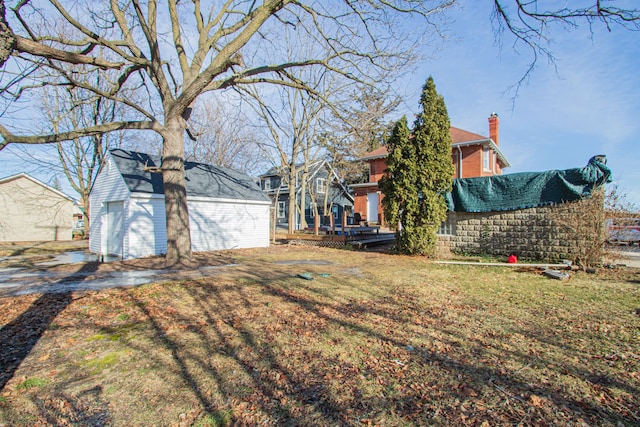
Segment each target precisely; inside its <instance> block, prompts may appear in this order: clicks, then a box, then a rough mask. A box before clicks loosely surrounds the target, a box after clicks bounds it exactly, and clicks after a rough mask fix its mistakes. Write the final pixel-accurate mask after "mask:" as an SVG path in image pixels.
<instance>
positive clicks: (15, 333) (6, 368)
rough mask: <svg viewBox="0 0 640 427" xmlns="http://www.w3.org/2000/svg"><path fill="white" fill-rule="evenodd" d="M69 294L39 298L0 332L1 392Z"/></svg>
mask: <svg viewBox="0 0 640 427" xmlns="http://www.w3.org/2000/svg"><path fill="white" fill-rule="evenodd" d="M72 299H73V298H72V295H71V293H69V292H65V293H59V294H43V295H41V296H40V297H39V298H38V299H37V300H36V301H35V302H34V303H33V304H32V305H31V306H30V307H29V308H28V309H27V310H26V311H25V312H23V313H22V314H20V315H19V316H18V317H16V318H15V319H14V320H13V321H11V322H10V323H8V324H7V325H5V326H4V327H2V329H0V343H2V345H1V346H0V366H1V367H2V368H0V389H3V388H4V386H5V385H6V384H7V382H8V381H9V380H10V379H11V378H13V375H14V374H15V372H16V370H17V369H18V367H19V366H20V364H21V363H22V361H23V360H24V359H25V358H26V357H27V356H28V355H29V353H30V352H31V350H32V349H33V347H35V345H36V344H37V343H38V340H40V337H41V336H42V334H43V333H44V332H45V331H46V330H47V328H48V327H49V325H50V324H51V322H52V321H53V319H55V318H56V317H57V316H58V314H60V313H61V312H62V311H63V310H64V309H65V308H67V306H68V305H69V304H70V303H71V301H72Z"/></svg>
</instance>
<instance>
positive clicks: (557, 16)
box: [491, 0, 640, 100]
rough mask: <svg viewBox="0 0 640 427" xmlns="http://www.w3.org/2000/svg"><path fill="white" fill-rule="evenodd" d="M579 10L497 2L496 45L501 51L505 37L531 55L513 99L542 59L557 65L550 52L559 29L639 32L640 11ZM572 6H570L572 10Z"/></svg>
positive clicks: (532, 0) (588, 6)
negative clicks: (599, 27)
mask: <svg viewBox="0 0 640 427" xmlns="http://www.w3.org/2000/svg"><path fill="white" fill-rule="evenodd" d="M580 3H581V4H580V5H579V6H578V5H576V4H574V3H573V2H571V3H569V2H558V3H557V4H554V3H549V2H544V3H542V2H539V1H537V0H494V2H493V13H492V15H491V22H492V25H493V28H494V33H495V36H496V41H497V43H498V45H499V46H501V47H502V45H503V43H504V39H505V37H504V36H505V35H506V36H507V39H508V40H512V41H513V47H514V48H515V49H516V50H517V49H518V48H519V47H520V46H522V47H524V48H525V49H526V50H528V51H529V53H530V55H531V61H530V62H529V66H528V69H527V70H526V71H525V73H524V74H523V76H522V78H521V79H520V80H519V81H518V82H517V83H516V84H515V85H513V86H512V87H511V88H510V89H511V91H512V93H513V97H512V99H513V100H515V99H516V98H517V97H518V91H519V89H520V87H521V86H522V84H523V83H525V82H526V81H527V80H528V79H529V77H530V76H531V73H532V72H533V71H534V69H535V67H536V64H537V63H538V60H539V59H540V57H542V58H546V59H547V60H548V61H549V63H551V64H555V56H554V54H553V51H552V50H551V48H550V43H549V42H550V35H551V34H552V32H553V31H554V30H557V27H562V28H568V29H571V28H577V27H578V26H580V25H583V24H586V25H588V27H589V29H590V30H591V29H592V28H593V26H594V25H596V24H600V25H604V26H605V27H606V28H607V30H609V31H611V30H612V29H613V27H614V26H621V27H622V28H624V29H628V30H640V8H633V9H625V8H620V7H616V6H615V5H614V2H613V1H610V2H606V1H602V0H591V1H582V2H580ZM569 4H571V6H569Z"/></svg>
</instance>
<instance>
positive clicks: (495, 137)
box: [489, 113, 500, 145]
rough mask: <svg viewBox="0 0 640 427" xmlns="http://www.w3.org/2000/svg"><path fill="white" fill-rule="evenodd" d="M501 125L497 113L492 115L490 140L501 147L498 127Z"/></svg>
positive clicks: (490, 119)
mask: <svg viewBox="0 0 640 427" xmlns="http://www.w3.org/2000/svg"><path fill="white" fill-rule="evenodd" d="M499 125H500V120H498V115H497V114H496V113H491V115H490V116H489V138H491V139H492V140H493V142H495V143H496V145H499V143H498V126H499Z"/></svg>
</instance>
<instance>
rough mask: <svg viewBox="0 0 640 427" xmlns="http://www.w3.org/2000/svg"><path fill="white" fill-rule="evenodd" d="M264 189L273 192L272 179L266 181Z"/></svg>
mask: <svg viewBox="0 0 640 427" xmlns="http://www.w3.org/2000/svg"><path fill="white" fill-rule="evenodd" d="M264 189H265V190H271V178H265V179H264Z"/></svg>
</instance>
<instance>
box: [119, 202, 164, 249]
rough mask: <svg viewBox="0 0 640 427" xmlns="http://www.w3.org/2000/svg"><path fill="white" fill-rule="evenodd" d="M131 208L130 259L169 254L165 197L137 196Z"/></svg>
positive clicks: (130, 204) (131, 203) (130, 205)
mask: <svg viewBox="0 0 640 427" xmlns="http://www.w3.org/2000/svg"><path fill="white" fill-rule="evenodd" d="M129 207H130V208H129V219H130V221H129V230H128V233H127V235H128V241H127V242H128V248H127V249H128V250H127V255H128V258H141V257H145V256H151V255H162V254H165V253H167V226H166V218H165V210H164V197H163V196H158V195H154V196H152V197H150V196H149V195H144V196H143V195H136V197H132V198H131V201H130V203H129Z"/></svg>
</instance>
